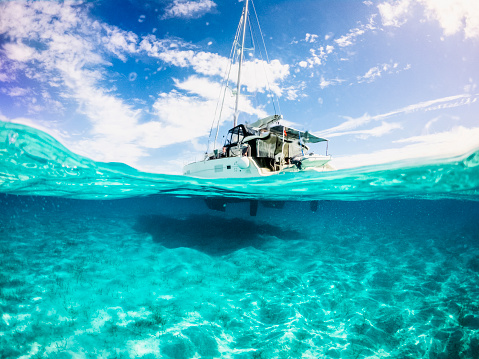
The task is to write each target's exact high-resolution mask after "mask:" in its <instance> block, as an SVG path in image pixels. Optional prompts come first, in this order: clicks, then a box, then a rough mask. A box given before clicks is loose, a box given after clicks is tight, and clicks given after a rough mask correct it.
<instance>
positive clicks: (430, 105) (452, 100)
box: [317, 94, 477, 137]
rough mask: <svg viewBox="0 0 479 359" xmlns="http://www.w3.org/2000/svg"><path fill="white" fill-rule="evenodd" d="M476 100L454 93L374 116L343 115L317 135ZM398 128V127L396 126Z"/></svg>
mask: <svg viewBox="0 0 479 359" xmlns="http://www.w3.org/2000/svg"><path fill="white" fill-rule="evenodd" d="M475 102H477V97H474V96H470V95H468V94H463V95H456V96H449V97H443V98H439V99H436V100H431V101H424V102H419V103H417V104H413V105H409V106H406V107H403V108H400V109H398V110H394V111H391V112H387V113H384V114H379V115H375V116H370V115H368V114H364V115H363V116H361V117H357V118H353V117H345V118H346V119H347V120H346V121H345V122H343V123H341V124H339V125H337V126H335V127H332V128H329V129H327V130H324V131H321V132H318V133H317V135H318V136H320V137H321V136H325V137H335V136H342V135H349V134H352V133H353V132H351V131H352V130H354V129H356V128H358V127H361V126H363V125H366V124H368V123H370V122H372V121H384V120H386V119H387V118H390V117H392V116H397V115H400V114H408V113H413V112H416V111H433V110H439V109H444V108H453V107H458V106H464V105H468V104H471V103H475ZM397 128H398V127H397Z"/></svg>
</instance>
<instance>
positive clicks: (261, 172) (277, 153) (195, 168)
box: [183, 0, 334, 179]
mask: <svg viewBox="0 0 479 359" xmlns="http://www.w3.org/2000/svg"><path fill="white" fill-rule="evenodd" d="M250 2H251V4H252V5H253V10H254V4H253V2H252V0H246V1H245V4H244V7H243V12H242V15H241V19H240V22H239V25H238V30H237V31H236V37H235V40H234V42H233V48H232V52H231V53H232V56H230V66H231V65H232V64H233V63H234V62H235V58H234V56H237V58H236V62H237V65H238V76H237V81H236V91H235V93H234V94H235V97H236V99H235V109H234V117H233V127H232V128H231V129H230V130H229V131H228V133H227V135H226V138H225V142H224V144H223V146H222V147H221V148H215V147H216V143H217V137H218V130H219V124H220V121H219V119H218V122H217V123H218V126H217V129H216V136H215V140H214V147H213V148H214V149H213V151H211V152H210V151H209V149H207V151H206V153H205V156H204V158H203V159H202V160H201V161H196V162H192V163H189V164H187V165H186V166H184V168H183V174H184V175H186V176H191V177H199V178H209V179H215V178H248V177H261V176H271V175H276V174H281V173H288V172H309V171H317V172H320V171H331V170H334V167H333V166H332V165H331V164H330V161H331V156H330V155H328V154H327V151H328V146H327V144H328V140H327V139H325V138H321V137H318V136H315V135H313V134H311V133H310V132H308V131H300V130H297V129H294V128H291V127H288V126H286V125H284V124H282V116H281V115H280V114H274V115H271V116H268V117H266V118H262V119H259V120H257V121H255V122H253V123H251V124H248V123H239V121H238V117H239V114H240V112H241V109H240V108H239V103H240V101H239V100H240V96H241V80H242V78H241V77H242V67H243V62H244V60H245V56H244V53H245V37H246V33H247V24H248V23H250V20H249V17H248V13H249V12H248V7H249V3H250ZM257 18H258V17H257V16H256V20H257ZM258 27H259V22H258ZM259 29H260V33H261V28H260V27H259ZM261 38H263V35H262V33H261ZM263 44H264V40H263ZM265 53H266V55H267V52H266V49H265ZM228 73H230V71H228ZM223 81H224V82H223V83H224V84H226V85H225V88H226V87H227V84H228V82H229V78H226V79H223ZM221 102H222V103H224V97H223V101H221ZM278 107H279V106H278ZM220 113H221V111H220ZM212 128H213V127H212ZM211 133H212V131H210V137H211ZM321 142H324V143H326V154H325V155H320V154H315V153H314V152H311V150H310V147H309V146H310V145H311V144H316V143H321Z"/></svg>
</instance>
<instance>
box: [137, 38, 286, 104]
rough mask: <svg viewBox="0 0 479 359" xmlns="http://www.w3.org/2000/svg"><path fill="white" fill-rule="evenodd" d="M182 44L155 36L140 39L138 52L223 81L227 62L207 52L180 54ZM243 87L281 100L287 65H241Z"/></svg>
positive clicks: (234, 76)
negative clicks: (270, 94) (268, 92)
mask: <svg viewBox="0 0 479 359" xmlns="http://www.w3.org/2000/svg"><path fill="white" fill-rule="evenodd" d="M178 47H184V44H179V45H178V44H175V45H174V46H173V47H172V46H171V43H168V42H164V41H159V40H157V39H156V38H155V37H154V36H149V37H147V38H145V39H143V40H142V41H141V43H140V48H141V49H142V50H144V51H146V52H147V53H148V55H149V56H151V57H156V58H159V59H161V60H163V61H164V62H166V63H168V64H170V65H173V66H177V67H183V68H188V67H191V68H193V70H194V71H195V72H196V73H198V74H202V75H206V76H220V77H223V76H224V75H225V73H226V70H227V69H228V66H229V59H227V58H226V57H223V56H220V55H218V54H215V53H212V52H206V51H194V50H181V49H178ZM237 73H238V68H237V67H236V66H233V67H232V69H231V73H230V79H231V83H236V80H237ZM241 73H242V78H241V83H242V85H244V86H246V87H247V91H249V92H257V91H258V92H264V91H266V90H267V89H268V88H269V89H270V90H271V91H273V92H274V93H275V94H276V95H277V96H281V94H282V88H281V86H280V84H279V83H280V82H281V81H283V80H284V79H285V78H286V77H287V76H288V75H289V65H287V64H285V65H283V64H281V62H280V61H279V60H272V61H270V63H267V62H266V61H263V60H258V59H255V60H250V61H244V62H243V68H242V72H241Z"/></svg>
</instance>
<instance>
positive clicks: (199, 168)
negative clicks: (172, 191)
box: [183, 155, 335, 179]
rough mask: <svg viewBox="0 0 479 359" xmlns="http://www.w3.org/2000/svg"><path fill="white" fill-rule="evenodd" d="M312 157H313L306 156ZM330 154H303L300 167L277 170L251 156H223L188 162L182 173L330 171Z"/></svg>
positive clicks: (243, 174) (217, 175) (216, 175)
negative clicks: (263, 166) (261, 166)
mask: <svg viewBox="0 0 479 359" xmlns="http://www.w3.org/2000/svg"><path fill="white" fill-rule="evenodd" d="M308 157H314V158H308ZM329 161H331V156H319V155H313V156H303V158H302V166H301V169H299V168H298V166H296V165H294V164H287V165H284V166H283V167H282V169H281V170H279V171H272V170H270V169H267V168H260V167H259V166H258V165H257V163H256V162H255V161H254V160H253V158H251V157H225V158H217V159H214V160H204V161H198V162H193V163H189V164H187V165H186V166H184V168H183V174H184V175H185V176H190V177H198V178H211V179H215V178H250V177H264V176H272V175H276V174H280V173H289V172H308V171H317V172H322V171H332V170H335V168H334V167H333V166H331V165H330V164H329Z"/></svg>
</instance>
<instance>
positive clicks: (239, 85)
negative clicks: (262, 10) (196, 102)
mask: <svg viewBox="0 0 479 359" xmlns="http://www.w3.org/2000/svg"><path fill="white" fill-rule="evenodd" d="M247 20H248V0H246V3H245V5H244V11H243V38H242V40H241V53H240V58H239V68H238V81H237V85H236V104H235V114H234V122H233V127H236V125H237V122H238V115H239V112H238V103H239V97H240V92H241V66H242V65H243V51H244V38H245V34H246V22H247Z"/></svg>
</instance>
